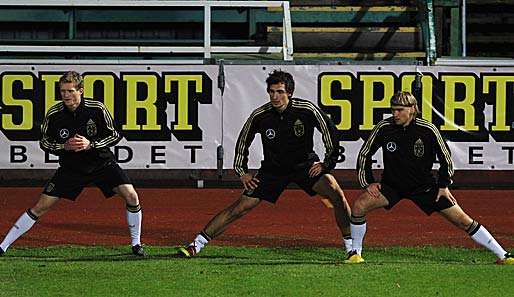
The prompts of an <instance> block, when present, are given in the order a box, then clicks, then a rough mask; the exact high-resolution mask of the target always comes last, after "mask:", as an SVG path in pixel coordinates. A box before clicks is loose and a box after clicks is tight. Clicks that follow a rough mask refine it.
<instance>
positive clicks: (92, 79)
mask: <svg viewBox="0 0 514 297" xmlns="http://www.w3.org/2000/svg"><path fill="white" fill-rule="evenodd" d="M98 81H101V82H102V83H103V86H104V88H103V91H104V93H103V96H102V97H103V98H104V105H105V107H106V108H107V110H109V112H110V113H111V115H113V116H114V107H115V106H114V77H113V76H112V75H92V74H90V75H86V76H85V77H84V98H92V99H95V94H94V84H95V83H96V82H98Z"/></svg>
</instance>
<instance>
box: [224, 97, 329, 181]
mask: <svg viewBox="0 0 514 297" xmlns="http://www.w3.org/2000/svg"><path fill="white" fill-rule="evenodd" d="M314 128H317V129H318V130H319V131H320V132H321V135H322V140H323V143H324V145H325V158H324V161H323V165H324V166H325V167H326V168H327V169H328V170H331V169H333V168H334V167H335V165H336V161H337V154H338V145H339V144H338V139H337V135H336V132H337V131H336V128H335V125H334V123H333V122H332V121H331V120H330V119H329V118H328V117H327V115H326V114H325V113H324V112H322V111H321V110H320V109H319V108H317V107H316V106H315V105H314V104H312V103H311V102H309V101H307V100H303V99H298V98H291V99H290V100H289V104H288V106H287V108H286V109H285V110H284V111H283V112H282V113H278V112H277V111H276V110H275V109H274V108H273V106H272V105H271V103H270V102H268V103H266V104H264V105H262V106H261V107H259V108H257V109H255V110H254V111H253V112H252V113H251V115H250V117H249V118H248V119H247V121H246V123H245V124H244V126H243V128H242V130H241V132H240V133H239V137H238V139H237V143H236V150H235V157H234V170H235V171H236V173H237V174H239V176H242V175H244V174H245V173H247V172H248V154H249V147H250V145H251V144H252V142H253V140H254V138H255V134H257V133H259V134H260V135H261V140H262V146H263V152H264V159H263V160H262V162H261V168H262V169H263V170H270V171H272V172H273V173H275V174H287V173H290V172H292V171H294V170H296V169H300V168H307V167H310V166H311V165H312V163H313V162H315V161H319V157H318V155H317V154H316V153H315V152H314V149H313V145H314V144H313V141H314V139H313V135H314Z"/></svg>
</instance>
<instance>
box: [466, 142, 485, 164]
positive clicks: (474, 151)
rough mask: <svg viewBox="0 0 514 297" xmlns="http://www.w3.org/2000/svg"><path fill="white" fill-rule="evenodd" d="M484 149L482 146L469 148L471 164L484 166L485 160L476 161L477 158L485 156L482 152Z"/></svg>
mask: <svg viewBox="0 0 514 297" xmlns="http://www.w3.org/2000/svg"><path fill="white" fill-rule="evenodd" d="M483 149H484V147H482V146H470V147H469V160H468V162H469V164H484V161H483V160H476V159H475V158H481V157H483V156H484V154H482V150H483Z"/></svg>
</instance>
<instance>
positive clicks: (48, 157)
mask: <svg viewBox="0 0 514 297" xmlns="http://www.w3.org/2000/svg"><path fill="white" fill-rule="evenodd" d="M45 163H47V164H48V163H59V157H56V156H55V155H52V154H49V153H47V152H45Z"/></svg>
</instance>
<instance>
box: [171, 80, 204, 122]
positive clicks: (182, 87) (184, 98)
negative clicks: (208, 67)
mask: <svg viewBox="0 0 514 297" xmlns="http://www.w3.org/2000/svg"><path fill="white" fill-rule="evenodd" d="M172 81H176V82H178V90H177V92H178V94H177V101H178V102H177V109H176V124H175V126H174V127H173V130H191V129H192V128H193V126H192V125H190V124H189V116H188V115H189V110H188V109H189V107H188V101H189V93H188V84H189V82H190V81H193V82H195V87H196V89H195V90H196V92H197V93H201V92H202V76H201V75H167V76H166V77H165V78H164V92H166V93H171V82H172Z"/></svg>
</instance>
